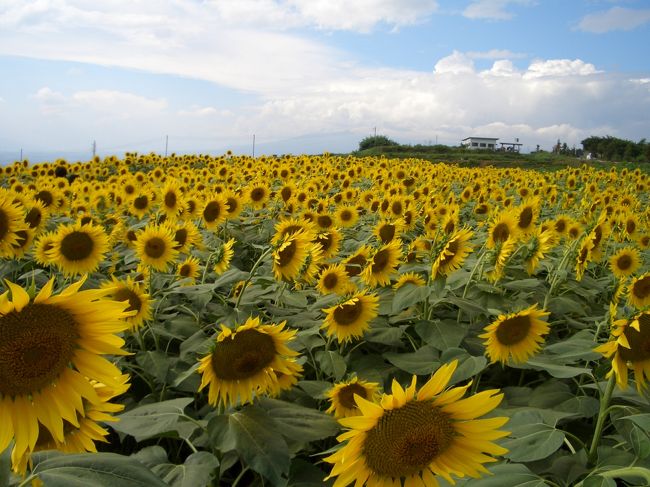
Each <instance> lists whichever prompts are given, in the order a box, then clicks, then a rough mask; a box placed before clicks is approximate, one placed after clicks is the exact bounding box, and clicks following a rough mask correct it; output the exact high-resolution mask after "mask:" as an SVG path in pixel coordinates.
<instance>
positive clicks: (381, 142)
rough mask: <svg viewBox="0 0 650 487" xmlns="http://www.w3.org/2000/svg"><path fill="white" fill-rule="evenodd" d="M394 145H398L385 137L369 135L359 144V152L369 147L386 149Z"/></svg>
mask: <svg viewBox="0 0 650 487" xmlns="http://www.w3.org/2000/svg"><path fill="white" fill-rule="evenodd" d="M394 145H399V144H398V143H397V142H395V141H394V140H391V139H389V138H388V137H386V136H385V135H371V136H368V137H366V138H365V139H363V140H362V141H361V142H359V150H366V149H370V148H371V147H386V146H394Z"/></svg>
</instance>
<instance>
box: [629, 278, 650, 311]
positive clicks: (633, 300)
mask: <svg viewBox="0 0 650 487" xmlns="http://www.w3.org/2000/svg"><path fill="white" fill-rule="evenodd" d="M627 300H628V302H629V303H630V304H631V305H632V306H636V307H637V308H643V307H644V306H648V305H650V273H649V272H646V273H645V274H643V275H641V276H639V277H636V278H634V279H632V282H631V283H630V285H629V286H628V288H627Z"/></svg>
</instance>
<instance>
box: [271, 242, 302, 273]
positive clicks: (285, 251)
mask: <svg viewBox="0 0 650 487" xmlns="http://www.w3.org/2000/svg"><path fill="white" fill-rule="evenodd" d="M297 250H298V244H296V240H295V239H291V240H290V241H289V242H287V243H286V244H285V245H284V246H283V247H281V248H280V250H278V257H277V259H276V263H277V265H278V266H279V267H285V266H287V265H289V264H290V263H291V261H292V260H293V256H294V255H296V251H297Z"/></svg>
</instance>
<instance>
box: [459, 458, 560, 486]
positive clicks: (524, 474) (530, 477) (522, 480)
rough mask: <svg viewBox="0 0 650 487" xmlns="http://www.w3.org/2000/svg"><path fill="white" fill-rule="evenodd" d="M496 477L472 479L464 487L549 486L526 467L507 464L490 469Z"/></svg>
mask: <svg viewBox="0 0 650 487" xmlns="http://www.w3.org/2000/svg"><path fill="white" fill-rule="evenodd" d="M488 470H489V471H490V472H492V473H493V474H494V475H492V476H488V477H484V478H481V479H472V480H469V481H468V482H467V483H465V484H463V487H521V486H523V485H526V486H527V487H546V486H547V484H546V482H544V481H543V480H542V479H541V478H539V477H538V476H537V475H535V474H534V473H533V472H531V471H530V470H529V469H528V468H527V467H526V466H525V465H520V464H517V463H506V464H502V465H495V466H494V467H489V468H488Z"/></svg>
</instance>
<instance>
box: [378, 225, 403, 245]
mask: <svg viewBox="0 0 650 487" xmlns="http://www.w3.org/2000/svg"><path fill="white" fill-rule="evenodd" d="M403 229H404V224H403V223H402V222H401V221H400V220H395V221H390V220H382V221H380V222H379V223H377V225H375V227H374V228H373V230H372V233H373V234H374V235H375V237H377V240H379V241H380V242H381V243H383V244H387V243H388V242H390V241H391V240H393V239H394V238H399V237H400V235H401V233H402V231H403Z"/></svg>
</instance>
